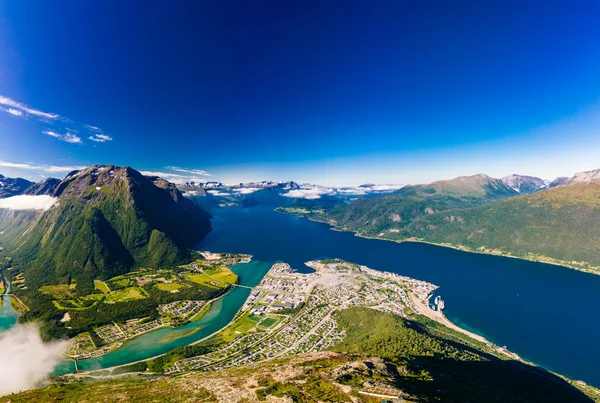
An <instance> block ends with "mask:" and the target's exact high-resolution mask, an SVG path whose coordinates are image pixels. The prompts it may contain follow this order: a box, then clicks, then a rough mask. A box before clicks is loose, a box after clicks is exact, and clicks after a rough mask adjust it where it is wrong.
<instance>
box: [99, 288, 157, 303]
mask: <svg viewBox="0 0 600 403" xmlns="http://www.w3.org/2000/svg"><path fill="white" fill-rule="evenodd" d="M146 297H148V294H147V293H146V291H145V290H144V289H143V288H140V287H128V288H124V289H122V290H118V291H114V292H112V293H110V294H108V296H107V297H106V302H108V303H111V302H124V301H131V300H134V299H144V298H146Z"/></svg>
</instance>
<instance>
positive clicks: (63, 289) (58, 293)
mask: <svg viewBox="0 0 600 403" xmlns="http://www.w3.org/2000/svg"><path fill="white" fill-rule="evenodd" d="M40 291H41V292H43V293H44V294H48V295H51V296H52V297H54V298H56V299H70V298H73V296H74V295H75V284H74V283H73V284H71V285H69V284H57V285H45V286H43V287H40Z"/></svg>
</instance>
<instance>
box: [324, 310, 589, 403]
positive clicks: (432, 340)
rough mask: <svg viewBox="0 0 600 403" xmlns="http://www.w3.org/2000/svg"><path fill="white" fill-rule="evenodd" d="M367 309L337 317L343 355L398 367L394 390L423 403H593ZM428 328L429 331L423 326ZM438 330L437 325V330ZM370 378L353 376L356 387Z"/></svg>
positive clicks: (421, 326)
mask: <svg viewBox="0 0 600 403" xmlns="http://www.w3.org/2000/svg"><path fill="white" fill-rule="evenodd" d="M420 320H422V321H423V323H419V322H414V321H410V320H404V319H402V318H400V317H399V316H396V315H393V314H390V313H383V312H379V311H374V310H372V309H368V308H350V309H346V310H344V311H342V312H340V313H339V316H338V323H339V325H340V326H341V327H342V328H343V329H345V330H346V332H347V335H346V338H345V340H344V341H342V342H341V343H340V344H338V345H337V346H336V347H335V350H336V351H338V352H343V353H354V354H378V355H379V356H381V357H382V358H383V359H385V360H386V361H387V362H388V363H389V364H390V365H393V366H394V367H395V372H396V374H397V375H396V386H397V387H398V388H400V389H402V390H404V391H405V392H406V393H407V394H408V395H410V396H412V397H413V398H414V400H412V399H410V401H420V402H433V401H441V402H591V401H592V399H590V398H589V397H587V396H586V395H584V394H583V393H581V391H579V390H577V389H576V388H575V387H573V386H572V385H571V384H570V383H569V382H567V381H565V380H564V379H563V378H560V377H558V376H556V375H554V374H552V373H550V372H547V371H545V370H543V369H541V368H539V367H534V366H531V365H527V364H524V363H521V362H520V361H514V360H505V359H500V358H497V357H496V356H494V355H491V354H488V353H486V352H484V351H482V350H481V349H479V348H475V347H471V346H470V345H467V344H465V343H464V342H462V341H461V340H460V338H459V337H460V336H459V335H457V336H456V337H453V336H451V335H450V334H449V333H448V332H451V331H450V330H449V329H447V328H443V327H442V328H441V329H439V330H438V329H436V328H435V327H433V328H432V327H429V324H428V320H427V319H426V318H422V319H420ZM425 324H427V325H425ZM437 326H439V325H437ZM365 380H367V378H365V377H364V376H363V377H360V376H357V375H354V374H352V375H349V376H348V377H347V379H345V381H346V382H348V383H350V384H352V383H356V382H361V381H365Z"/></svg>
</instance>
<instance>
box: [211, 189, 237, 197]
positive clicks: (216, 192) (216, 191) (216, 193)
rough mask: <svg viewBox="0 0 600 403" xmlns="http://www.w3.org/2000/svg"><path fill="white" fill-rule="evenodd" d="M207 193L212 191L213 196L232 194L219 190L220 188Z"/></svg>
mask: <svg viewBox="0 0 600 403" xmlns="http://www.w3.org/2000/svg"><path fill="white" fill-rule="evenodd" d="M206 193H210V194H211V195H213V196H230V195H231V194H230V193H225V192H219V191H218V190H208V191H207V192H206Z"/></svg>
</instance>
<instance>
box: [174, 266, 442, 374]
mask: <svg viewBox="0 0 600 403" xmlns="http://www.w3.org/2000/svg"><path fill="white" fill-rule="evenodd" d="M307 265H308V266H310V267H312V268H313V269H315V272H314V273H311V274H301V273H297V272H294V271H293V270H292V269H291V268H290V266H289V265H287V264H285V263H278V264H275V265H273V267H272V268H271V270H270V271H269V273H267V275H266V276H265V277H264V279H263V280H262V281H261V283H260V284H259V285H258V286H257V287H255V288H254V289H253V290H252V293H251V294H250V296H249V297H248V299H247V301H246V303H245V304H244V306H243V308H242V311H243V312H246V314H247V315H248V314H250V315H263V316H264V314H265V313H267V312H268V313H269V315H271V316H272V315H278V316H281V317H284V320H282V321H281V322H280V323H279V324H278V325H277V326H274V327H273V328H271V329H268V330H262V331H257V330H256V329H251V331H248V332H246V333H244V334H240V335H239V336H238V337H236V338H234V339H233V340H232V341H231V342H229V343H228V344H226V345H224V346H221V347H220V348H219V349H218V350H216V351H213V352H211V353H208V354H205V355H202V356H198V357H191V358H186V359H183V360H180V361H177V362H176V363H175V364H174V365H173V366H172V367H171V368H170V369H169V370H168V372H170V373H175V372H182V371H186V370H192V369H194V370H203V371H212V370H219V369H223V368H228V367H232V366H240V365H245V364H249V363H253V362H259V361H265V360H270V359H274V358H277V357H281V356H285V355H289V354H296V353H304V352H311V351H322V350H325V349H327V348H329V347H331V346H332V345H334V344H336V343H338V342H339V341H340V340H342V339H343V337H344V333H343V331H341V330H340V329H339V328H338V326H337V322H336V320H335V313H336V312H337V311H339V310H343V309H345V308H349V307H354V306H362V307H369V308H372V309H376V310H380V311H384V312H392V313H395V314H398V315H402V316H407V315H408V313H409V311H411V310H413V309H412V303H411V299H410V298H409V296H408V293H413V294H415V296H416V297H417V298H419V299H420V300H421V301H426V300H427V299H428V298H429V296H430V295H431V293H432V292H433V291H434V290H435V289H436V288H437V287H436V286H435V285H433V284H430V283H427V282H424V281H419V280H414V279H411V278H408V277H404V276H399V275H397V274H394V273H387V272H380V271H376V270H372V269H369V268H368V267H365V266H359V265H355V264H352V263H349V262H344V261H339V260H335V261H330V260H328V261H314V262H307ZM301 304H303V305H301ZM288 306H289V307H290V308H296V307H297V308H298V310H297V311H291V312H290V311H283V312H284V314H285V315H283V314H282V313H281V312H282V311H281V309H283V308H284V307H288ZM278 312H279V313H278ZM240 317H242V318H243V317H244V315H241V316H240ZM238 320H241V319H238Z"/></svg>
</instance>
